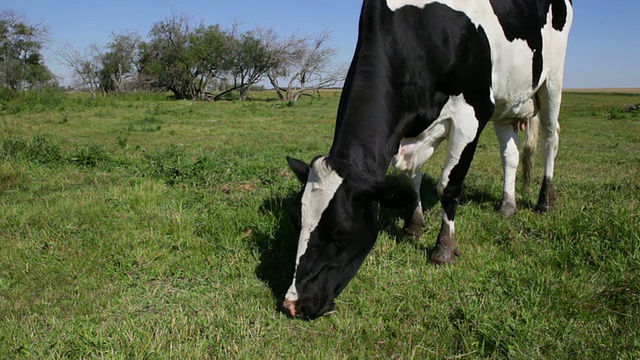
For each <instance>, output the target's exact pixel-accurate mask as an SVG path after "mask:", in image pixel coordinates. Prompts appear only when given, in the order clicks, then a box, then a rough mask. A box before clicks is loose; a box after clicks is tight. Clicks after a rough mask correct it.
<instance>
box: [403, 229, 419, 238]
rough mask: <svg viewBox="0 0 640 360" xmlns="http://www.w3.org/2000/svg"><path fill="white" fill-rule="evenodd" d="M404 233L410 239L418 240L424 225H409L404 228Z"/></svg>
mask: <svg viewBox="0 0 640 360" xmlns="http://www.w3.org/2000/svg"><path fill="white" fill-rule="evenodd" d="M402 231H403V232H404V235H405V236H406V237H408V238H410V239H413V240H418V239H419V238H420V235H422V226H409V227H405V228H403V229H402Z"/></svg>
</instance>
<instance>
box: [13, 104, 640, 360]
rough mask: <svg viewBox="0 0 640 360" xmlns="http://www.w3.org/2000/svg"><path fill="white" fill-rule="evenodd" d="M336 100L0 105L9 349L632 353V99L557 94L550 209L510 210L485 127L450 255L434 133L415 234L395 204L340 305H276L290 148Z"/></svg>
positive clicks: (636, 129)
mask: <svg viewBox="0 0 640 360" xmlns="http://www.w3.org/2000/svg"><path fill="white" fill-rule="evenodd" d="M263 97H265V98H266V97H269V95H268V94H267V95H263ZM337 101H338V95H336V94H333V93H327V94H323V97H322V98H320V99H317V100H311V99H306V98H305V99H302V100H301V101H300V102H299V103H297V104H295V106H286V104H282V103H280V102H277V101H270V100H268V99H266V100H265V99H262V100H259V101H252V102H246V103H242V102H217V103H199V102H188V101H170V100H167V99H165V98H164V97H161V96H157V95H156V96H147V97H145V96H140V97H133V96H129V97H114V98H107V99H98V100H96V101H92V100H90V99H86V98H83V97H82V96H80V95H74V96H72V97H70V98H64V99H62V100H60V103H58V104H53V105H52V104H49V103H46V104H44V105H42V106H34V107H31V108H25V107H20V106H18V105H17V104H16V103H13V105H12V106H13V107H9V106H8V105H7V106H5V108H4V110H3V109H0V130H1V133H0V161H1V163H0V358H35V359H40V358H123V359H130V358H151V359H155V358H176V359H189V358H193V359H201V358H225V359H226V358H247V359H254V358H259V357H262V358H280V357H282V358H292V357H297V358H311V359H342V358H367V359H369V358H383V359H388V358H416V359H424V358H486V357H489V358H524V359H530V358H566V359H574V358H585V359H586V358H592V359H595V358H623V359H624V358H627V359H635V358H638V357H640V315H639V314H640V216H639V211H640V210H639V209H640V206H639V201H640V178H639V169H640V115H639V114H638V113H633V112H630V113H629V112H624V109H626V108H627V107H628V105H631V104H638V103H640V96H638V95H624V94H583V93H567V94H565V98H564V105H563V111H562V114H561V119H560V121H561V124H562V132H561V149H560V153H559V155H558V161H557V170H556V190H557V193H558V200H557V208H556V209H555V211H554V212H552V213H550V214H545V215H540V214H537V213H535V212H533V210H532V207H533V205H534V201H535V200H536V197H537V194H536V192H535V191H533V190H532V191H530V192H522V191H521V192H520V193H519V199H518V201H519V208H520V210H519V212H518V213H517V214H516V215H515V217H514V218H512V219H509V220H502V219H500V217H499V215H498V214H497V211H496V210H495V208H496V206H497V205H498V204H499V201H500V197H501V194H502V188H501V184H502V180H501V178H502V175H501V166H500V158H499V156H498V144H497V141H496V139H495V135H494V134H493V131H492V129H491V128H490V127H489V128H488V129H487V131H486V132H485V134H484V135H483V137H482V139H481V143H480V145H479V148H478V151H477V156H476V158H475V160H474V163H473V165H472V168H471V170H470V173H469V176H468V177H467V182H466V185H467V186H466V190H465V195H464V198H463V201H462V204H461V206H460V208H459V212H458V214H459V215H458V217H457V219H458V220H459V221H458V222H457V233H458V238H459V241H460V249H461V251H462V252H463V256H462V257H461V258H459V259H458V261H457V262H456V263H455V264H453V265H451V266H447V267H443V268H435V267H433V266H432V265H431V264H430V263H429V262H428V256H427V251H428V250H429V248H430V247H432V246H433V242H434V240H435V237H436V235H437V231H438V229H439V216H440V208H439V204H438V203H437V202H436V197H435V196H434V192H433V191H434V190H433V185H434V184H435V181H436V179H437V178H438V177H439V174H440V169H441V167H442V164H443V161H444V155H445V154H444V148H443V149H440V150H439V151H438V152H437V154H436V155H435V156H434V158H433V159H432V161H431V162H430V163H429V164H428V165H427V166H425V173H426V175H425V176H426V179H425V181H424V187H423V190H422V192H423V194H422V195H423V199H424V200H425V203H426V204H427V205H428V209H427V210H426V214H425V217H426V220H427V224H428V225H427V228H426V229H425V233H424V235H423V236H422V237H421V238H420V239H419V240H417V241H405V240H404V239H402V238H400V237H399V236H398V234H399V226H400V225H401V224H400V221H399V220H398V219H397V217H396V216H394V214H392V213H385V214H384V218H383V220H384V222H383V223H384V228H383V231H382V232H381V235H380V237H379V239H378V242H377V244H376V247H375V248H374V250H373V251H372V253H371V254H370V256H369V257H368V258H367V260H366V261H365V264H364V265H363V267H362V269H361V270H360V272H359V273H358V275H357V276H356V277H355V279H354V280H353V281H352V282H351V283H350V284H349V286H348V287H347V289H346V290H345V291H344V293H343V294H342V295H341V296H340V297H339V298H338V299H337V309H338V311H337V312H336V313H334V314H333V315H330V316H327V317H323V318H320V319H318V320H316V321H312V322H306V321H300V320H293V319H289V318H287V317H286V316H285V315H284V314H282V313H279V312H277V311H276V310H275V306H276V302H277V301H278V300H279V299H278V296H279V294H280V292H281V291H282V290H284V289H285V288H286V286H288V283H289V282H290V276H291V268H292V263H293V254H294V251H295V246H296V244H295V241H296V240H295V235H294V233H293V229H292V227H291V226H290V224H289V220H288V217H287V215H286V214H287V206H288V204H290V203H291V201H292V198H293V196H294V194H295V192H297V191H298V189H299V186H300V185H299V184H298V183H297V181H296V180H295V177H293V176H292V175H291V173H290V172H289V171H288V170H287V167H286V162H285V159H284V157H285V156H286V155H290V156H294V157H299V158H302V159H305V160H310V159H311V158H312V157H313V156H315V155H318V154H322V153H326V152H327V151H328V149H329V147H330V144H331V139H332V135H333V121H334V118H335V111H336V107H337ZM540 164H541V159H538V165H540ZM536 170H537V173H536V178H540V177H541V176H542V173H541V169H539V166H538V167H537V168H536ZM534 190H537V186H536V189H534Z"/></svg>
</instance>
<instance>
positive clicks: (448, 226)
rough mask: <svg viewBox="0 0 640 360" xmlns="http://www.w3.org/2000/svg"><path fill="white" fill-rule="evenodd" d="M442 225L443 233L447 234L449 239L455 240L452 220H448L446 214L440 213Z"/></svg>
mask: <svg viewBox="0 0 640 360" xmlns="http://www.w3.org/2000/svg"><path fill="white" fill-rule="evenodd" d="M442 224H443V225H444V227H443V231H446V232H447V235H449V239H455V236H456V225H455V222H454V221H453V220H449V217H448V216H447V213H446V212H444V210H443V211H442Z"/></svg>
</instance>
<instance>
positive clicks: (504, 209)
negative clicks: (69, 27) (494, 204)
mask: <svg viewBox="0 0 640 360" xmlns="http://www.w3.org/2000/svg"><path fill="white" fill-rule="evenodd" d="M516 211H517V208H516V204H514V203H512V202H503V203H502V206H500V217H502V218H503V219H508V218H510V217H512V216H513V215H514V214H515V213H516Z"/></svg>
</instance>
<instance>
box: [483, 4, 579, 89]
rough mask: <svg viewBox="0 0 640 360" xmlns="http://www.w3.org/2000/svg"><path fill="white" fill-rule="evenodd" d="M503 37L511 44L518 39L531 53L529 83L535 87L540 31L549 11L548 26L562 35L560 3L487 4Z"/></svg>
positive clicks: (562, 6) (539, 73)
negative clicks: (550, 21)
mask: <svg viewBox="0 0 640 360" xmlns="http://www.w3.org/2000/svg"><path fill="white" fill-rule="evenodd" d="M490 2H491V7H492V8H493V12H494V13H495V14H496V16H497V17H498V21H499V22H500V25H501V26H502V30H503V31H504V35H505V37H506V38H507V39H508V40H509V41H511V42H513V41H514V40H516V39H521V40H524V41H526V42H527V45H528V46H529V48H530V49H531V51H532V52H533V69H532V74H533V83H532V86H533V87H536V86H537V85H538V83H539V82H540V78H541V76H542V68H543V59H542V28H543V27H544V26H545V25H546V24H547V15H548V13H549V10H550V9H551V11H552V26H553V28H554V29H555V30H558V31H562V29H564V26H565V25H566V23H567V6H566V4H565V2H564V0H537V1H535V0H512V1H504V0H490Z"/></svg>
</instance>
